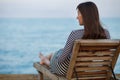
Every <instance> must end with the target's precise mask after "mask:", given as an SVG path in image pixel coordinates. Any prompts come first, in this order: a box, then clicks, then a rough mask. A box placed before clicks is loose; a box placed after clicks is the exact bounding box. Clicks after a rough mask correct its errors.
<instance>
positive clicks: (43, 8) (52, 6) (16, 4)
mask: <svg viewBox="0 0 120 80" xmlns="http://www.w3.org/2000/svg"><path fill="white" fill-rule="evenodd" d="M85 1H88V0H0V18H71V17H76V16H77V10H76V7H77V5H78V4H79V3H82V2H85ZM89 1H93V2H94V3H95V4H96V5H97V7H98V10H99V14H100V17H120V0H89Z"/></svg>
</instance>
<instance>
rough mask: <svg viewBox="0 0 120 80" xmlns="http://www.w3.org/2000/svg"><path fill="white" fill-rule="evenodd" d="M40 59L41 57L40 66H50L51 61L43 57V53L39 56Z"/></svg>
mask: <svg viewBox="0 0 120 80" xmlns="http://www.w3.org/2000/svg"><path fill="white" fill-rule="evenodd" d="M39 57H40V59H41V61H40V64H42V65H47V66H49V65H50V61H49V59H48V58H47V57H45V56H43V54H42V53H40V54H39Z"/></svg>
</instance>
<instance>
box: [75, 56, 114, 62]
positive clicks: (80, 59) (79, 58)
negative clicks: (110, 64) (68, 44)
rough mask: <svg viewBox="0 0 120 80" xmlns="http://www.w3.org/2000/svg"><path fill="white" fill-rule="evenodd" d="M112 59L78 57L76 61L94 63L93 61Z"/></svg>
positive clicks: (109, 57)
mask: <svg viewBox="0 0 120 80" xmlns="http://www.w3.org/2000/svg"><path fill="white" fill-rule="evenodd" d="M111 59H112V57H111V56H107V57H106V56H102V57H78V58H77V60H76V61H92V60H93V61H95V60H108V61H110V60H111Z"/></svg>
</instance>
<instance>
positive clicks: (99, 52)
mask: <svg viewBox="0 0 120 80" xmlns="http://www.w3.org/2000/svg"><path fill="white" fill-rule="evenodd" d="M113 53H115V51H113V52H112V51H97V52H80V53H78V56H106V55H109V56H113Z"/></svg>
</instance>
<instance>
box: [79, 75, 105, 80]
mask: <svg viewBox="0 0 120 80" xmlns="http://www.w3.org/2000/svg"><path fill="white" fill-rule="evenodd" d="M105 79H106V77H105V76H102V77H99V76H97V77H81V78H79V80H105Z"/></svg>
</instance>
